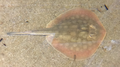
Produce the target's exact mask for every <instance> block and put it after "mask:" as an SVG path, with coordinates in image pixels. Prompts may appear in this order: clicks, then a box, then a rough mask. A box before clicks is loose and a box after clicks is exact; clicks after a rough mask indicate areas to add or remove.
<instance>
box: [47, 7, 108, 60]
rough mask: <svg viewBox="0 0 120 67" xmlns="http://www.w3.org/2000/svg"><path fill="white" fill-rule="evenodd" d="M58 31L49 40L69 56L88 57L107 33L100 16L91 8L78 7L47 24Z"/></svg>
mask: <svg viewBox="0 0 120 67" xmlns="http://www.w3.org/2000/svg"><path fill="white" fill-rule="evenodd" d="M47 28H53V29H54V30H53V31H56V33H55V37H54V38H53V36H51V35H49V36H47V37H46V39H47V41H48V42H49V43H50V41H51V40H52V39H53V40H52V42H51V43H50V44H51V45H52V46H53V47H54V48H55V49H57V50H58V51H60V52H61V53H63V54H64V55H66V56H67V57H69V58H73V59H86V58H88V57H90V56H91V55H92V54H94V53H95V51H96V49H97V48H98V46H99V45H100V43H101V42H102V40H103V39H104V37H105V35H106V31H105V28H104V27H103V25H102V23H101V22H100V21H99V19H98V17H97V16H96V15H95V14H94V13H93V12H92V11H90V10H86V9H81V8H76V9H72V10H69V11H68V12H65V13H63V14H61V15H59V16H58V17H57V18H55V19H54V20H52V21H51V22H50V23H48V24H47Z"/></svg>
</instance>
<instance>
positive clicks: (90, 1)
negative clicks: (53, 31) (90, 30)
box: [0, 0, 120, 67]
mask: <svg viewBox="0 0 120 67" xmlns="http://www.w3.org/2000/svg"><path fill="white" fill-rule="evenodd" d="M119 4H120V0H109V1H107V0H81V1H80V0H57V1H55V0H50V1H49V0H40V1H38V0H26V1H25V0H24V1H23V0H8V1H6V0H1V1H0V67H71V66H73V67H118V66H120V61H119V60H120V53H119V52H120V49H119V48H120V45H119V44H120V14H119V13H120V11H119V10H120V8H119V7H120V5H119ZM76 7H80V8H85V9H89V10H91V11H93V12H95V14H96V15H97V16H98V17H99V19H100V21H101V22H102V24H103V26H104V27H105V29H106V31H107V34H106V37H105V39H104V40H103V42H102V44H101V45H100V46H99V48H98V49H97V51H96V52H95V54H94V55H93V56H91V57H90V58H88V59H85V60H80V61H73V60H72V59H70V58H68V57H66V56H64V55H63V54H62V53H60V52H58V51H56V50H55V49H54V48H53V47H52V46H51V45H50V44H49V43H47V41H46V39H45V36H29V35H28V36H8V35H6V33H7V32H24V31H31V30H39V29H41V28H45V27H46V24H47V23H49V22H50V21H51V20H53V19H54V18H55V17H57V16H58V15H59V14H61V13H63V12H65V11H67V10H70V9H72V8H76ZM106 7H108V10H106Z"/></svg>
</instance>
